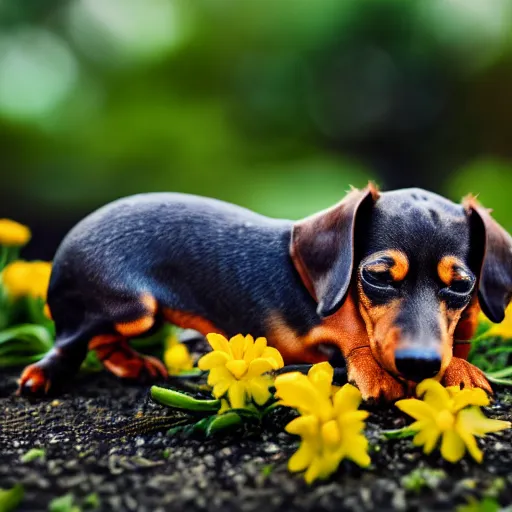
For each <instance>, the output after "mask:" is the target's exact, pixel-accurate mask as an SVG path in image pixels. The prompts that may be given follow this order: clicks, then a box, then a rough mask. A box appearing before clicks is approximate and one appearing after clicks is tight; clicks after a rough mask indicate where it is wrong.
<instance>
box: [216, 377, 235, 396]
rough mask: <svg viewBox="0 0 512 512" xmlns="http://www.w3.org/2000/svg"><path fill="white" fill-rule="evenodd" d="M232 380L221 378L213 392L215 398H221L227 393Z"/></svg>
mask: <svg viewBox="0 0 512 512" xmlns="http://www.w3.org/2000/svg"><path fill="white" fill-rule="evenodd" d="M231 382H232V381H229V380H227V379H223V380H220V381H219V382H217V384H215V386H213V390H212V394H213V396H214V397H215V398H220V397H222V396H224V395H225V394H226V391H227V390H228V389H229V387H230V386H231Z"/></svg>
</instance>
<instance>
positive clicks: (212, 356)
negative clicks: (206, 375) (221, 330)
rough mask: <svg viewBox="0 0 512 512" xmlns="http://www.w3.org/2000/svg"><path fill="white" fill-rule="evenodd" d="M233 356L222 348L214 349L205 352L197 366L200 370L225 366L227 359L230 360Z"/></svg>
mask: <svg viewBox="0 0 512 512" xmlns="http://www.w3.org/2000/svg"><path fill="white" fill-rule="evenodd" d="M230 359H231V357H230V356H229V355H228V354H227V353H226V352H221V351H220V350H214V351H212V352H208V354H205V355H204V356H203V357H201V359H199V361H198V362H197V366H198V367H199V369H200V370H203V371H205V370H211V369H212V368H215V367H217V366H224V365H225V364H226V362H227V361H229V360H230Z"/></svg>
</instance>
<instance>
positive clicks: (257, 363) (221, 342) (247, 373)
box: [198, 333, 284, 409]
mask: <svg viewBox="0 0 512 512" xmlns="http://www.w3.org/2000/svg"><path fill="white" fill-rule="evenodd" d="M207 339H208V342H209V343H210V346H211V347H212V352H210V353H208V354H206V355H204V356H203V357H202V358H201V359H200V360H199V362H198V367H199V368H200V369H201V370H208V371H209V374H208V384H209V385H210V386H212V387H213V391H212V392H213V396H215V398H223V397H225V396H226V395H227V399H228V401H229V405H230V406H231V407H232V408H234V409H241V408H243V407H245V406H246V405H247V403H248V402H250V401H251V400H253V401H254V402H255V403H256V404H258V405H264V404H265V403H266V402H268V400H269V399H270V397H271V396H272V395H271V393H270V390H269V387H270V386H271V385H272V383H273V379H272V377H271V376H270V375H268V372H271V371H273V370H277V369H279V368H282V367H283V365H284V362H283V358H282V357H281V354H280V353H279V351H278V350H276V349H275V348H273V347H268V346H267V340H266V339H265V338H257V339H256V340H254V338H253V337H252V336H250V335H247V336H243V335H241V334H238V335H237V336H234V337H233V338H231V339H230V340H227V339H226V338H225V337H224V336H221V335H220V334H214V333H212V334H208V336H207ZM225 406H226V404H224V408H225Z"/></svg>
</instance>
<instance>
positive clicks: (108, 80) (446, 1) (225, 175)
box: [0, 0, 512, 258]
mask: <svg viewBox="0 0 512 512" xmlns="http://www.w3.org/2000/svg"><path fill="white" fill-rule="evenodd" d="M511 91H512V2H510V1H509V0H493V1H489V0H428V1H427V0H422V1H410V0H401V1H398V0H258V1H254V0H237V1H235V0H0V151H1V167H0V168H1V169H2V178H3V179H2V181H1V183H2V185H1V187H0V217H5V216H6V217H11V218H14V219H16V220H19V221H22V222H25V223H27V224H29V225H30V226H31V227H32V228H33V231H34V239H33V242H32V243H31V245H30V246H29V247H28V249H27V252H26V255H27V256H28V257H38V258H51V257H52V255H53V252H54V250H55V248H56V246H57V244H58V243H59V241H60V240H61V238H62V237H63V236H64V234H65V233H66V231H67V230H68V229H69V228H70V227H71V226H72V225H73V224H74V223H76V222H77V221H78V220H79V219H80V218H81V217H83V216H84V215H85V214H87V213H88V212H90V211H91V210H93V209H95V208H96V207H98V206H100V205H102V204H104V203H105V202H108V201H110V200H112V199H114V198H117V197H121V196H124V195H128V194H133V193H137V192H144V191H159V190H173V191H183V192H190V193H196V194H203V195H208V196H214V197H219V198H221V199H225V200H228V201H232V202H235V203H238V204H242V205H245V206H248V207H250V208H252V209H255V210H257V211H259V212H261V213H265V214H268V215H273V216H284V217H289V218H299V217H301V216H303V215H307V214H309V213H312V212H314V211H316V210H318V209H320V208H323V207H326V206H329V205H330V204H332V203H334V202H336V201H337V200H339V199H340V198H341V197H342V196H343V195H344V192H345V190H347V188H348V186H349V185H350V184H351V185H355V186H361V185H364V184H365V183H366V181H367V180H368V179H374V180H376V181H377V183H378V184H379V185H380V186H381V187H382V188H384V189H390V188H397V187H403V186H412V185H416V186H422V187H425V188H428V189H430V190H434V191H436V192H440V193H442V194H444V195H447V196H448V197H450V198H452V199H455V200H459V199H460V198H461V197H462V196H463V195H464V194H466V193H468V192H474V193H479V194H480V198H481V200H482V202H484V204H485V205H486V206H489V207H492V208H494V210H495V215H496V217H497V218H498V220H499V221H500V222H501V223H502V224H503V225H504V226H505V227H506V228H507V229H509V230H512V208H511V203H512V200H509V198H508V196H509V194H510V192H511V190H512V172H511V169H512V143H511V126H512V96H511Z"/></svg>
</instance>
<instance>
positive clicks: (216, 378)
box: [208, 366, 234, 386]
mask: <svg viewBox="0 0 512 512" xmlns="http://www.w3.org/2000/svg"><path fill="white" fill-rule="evenodd" d="M221 380H225V381H227V382H228V385H229V384H230V383H231V382H232V381H233V380H234V378H233V375H231V373H230V372H229V371H228V370H227V369H226V367H225V366H217V367H216V368H212V369H211V370H210V372H209V373H208V385H209V386H215V385H216V384H218V383H219V382H220V381H221Z"/></svg>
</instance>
